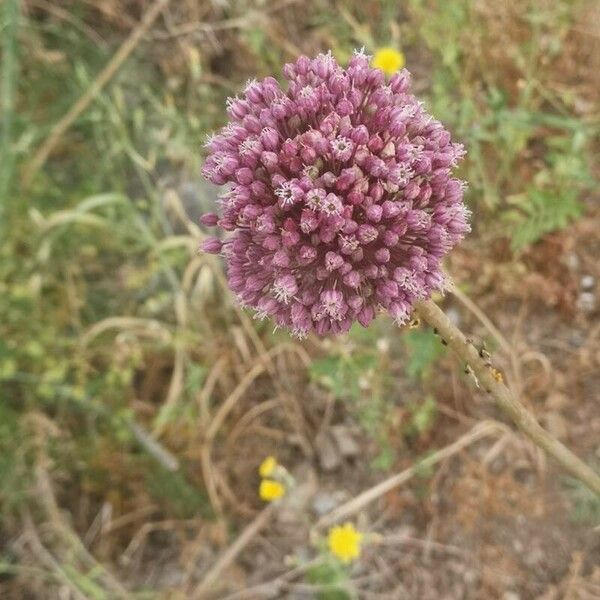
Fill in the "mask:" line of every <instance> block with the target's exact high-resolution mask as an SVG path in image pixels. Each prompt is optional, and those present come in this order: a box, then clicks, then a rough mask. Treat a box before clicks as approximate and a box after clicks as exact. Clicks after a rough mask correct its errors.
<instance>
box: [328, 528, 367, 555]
mask: <svg viewBox="0 0 600 600" xmlns="http://www.w3.org/2000/svg"><path fill="white" fill-rule="evenodd" d="M362 538H363V534H362V533H360V532H358V531H356V529H355V528H354V525H352V523H345V524H344V525H336V526H335V527H332V528H331V529H330V530H329V535H328V536H327V543H328V544H329V551H330V552H331V553H332V554H333V555H334V556H337V557H338V558H339V559H340V560H341V561H342V562H345V563H349V562H351V561H353V560H354V559H356V558H358V557H359V556H360V543H361V541H362Z"/></svg>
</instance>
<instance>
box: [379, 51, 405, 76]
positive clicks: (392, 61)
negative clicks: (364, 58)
mask: <svg viewBox="0 0 600 600" xmlns="http://www.w3.org/2000/svg"><path fill="white" fill-rule="evenodd" d="M405 63H406V61H405V59H404V54H403V53H402V52H400V51H399V50H396V49H395V48H380V49H379V50H377V52H375V56H374V57H373V66H374V67H375V68H376V69H381V70H382V71H383V72H384V73H385V74H386V75H393V74H394V73H395V72H396V71H399V70H400V69H401V68H402V67H403V66H404V64H405Z"/></svg>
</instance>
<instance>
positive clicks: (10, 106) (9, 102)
mask: <svg viewBox="0 0 600 600" xmlns="http://www.w3.org/2000/svg"><path fill="white" fill-rule="evenodd" d="M2 4H3V6H2V27H1V28H0V32H1V36H0V37H1V38H2V67H1V68H2V72H1V80H2V92H1V96H0V100H1V102H0V114H2V124H1V127H2V128H1V131H0V225H2V223H3V220H4V213H5V212H6V204H7V202H8V193H9V190H10V185H11V180H12V173H13V166H14V157H13V153H12V128H13V112H14V101H15V82H16V78H17V58H16V38H17V27H18V18H19V4H18V0H4V2H3V3H2Z"/></svg>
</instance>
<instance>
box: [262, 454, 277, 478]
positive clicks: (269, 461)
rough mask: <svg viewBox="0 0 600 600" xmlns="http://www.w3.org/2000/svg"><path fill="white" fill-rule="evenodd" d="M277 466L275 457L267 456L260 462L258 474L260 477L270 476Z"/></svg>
mask: <svg viewBox="0 0 600 600" xmlns="http://www.w3.org/2000/svg"><path fill="white" fill-rule="evenodd" d="M277 466H278V465H277V459H276V458H275V457H274V456H267V458H265V460H263V461H262V462H261V463H260V467H258V474H259V475H260V476H261V477H271V475H273V472H274V471H275V469H276V468H277Z"/></svg>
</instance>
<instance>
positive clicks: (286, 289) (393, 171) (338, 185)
mask: <svg viewBox="0 0 600 600" xmlns="http://www.w3.org/2000/svg"><path fill="white" fill-rule="evenodd" d="M283 74H284V76H285V78H286V79H287V80H288V82H289V85H288V86H287V91H286V90H284V89H282V88H281V86H280V85H279V83H278V82H277V81H276V80H275V79H274V78H272V77H267V78H266V79H264V80H263V81H260V82H257V81H250V82H249V83H248V85H247V86H246V89H245V92H244V95H243V97H242V98H233V99H230V100H229V101H228V105H227V111H228V114H229V116H230V119H231V121H230V122H229V124H228V125H226V126H225V127H224V128H223V129H222V130H221V132H220V133H219V134H218V135H215V136H212V137H211V138H210V139H209V141H208V142H207V147H208V150H209V153H210V154H209V156H208V158H207V160H206V163H205V165H204V170H203V171H204V175H205V176H206V177H207V178H208V179H209V180H210V181H212V182H213V183H215V184H218V185H224V184H228V187H227V191H226V192H225V193H224V194H223V195H222V196H221V197H220V204H221V207H222V210H221V211H220V212H221V216H218V215H217V214H215V213H209V214H206V215H204V216H203V217H202V218H201V222H202V223H203V224H205V225H209V226H218V227H220V228H221V229H223V230H225V231H226V232H230V233H229V234H228V235H227V236H225V238H224V239H218V238H216V237H215V238H209V239H207V240H205V241H204V243H203V244H202V249H203V250H204V251H206V252H212V253H222V254H223V255H224V256H225V258H226V260H227V264H228V280H229V285H230V286H231V289H232V290H233V291H234V292H235V293H236V295H237V297H238V298H239V301H240V302H241V303H242V305H244V306H248V307H252V308H253V309H255V310H256V312H257V315H258V316H259V317H261V318H263V317H272V318H273V319H274V320H275V321H276V323H277V324H278V325H281V326H284V327H288V328H289V329H291V330H292V332H293V333H294V334H295V335H297V336H300V337H302V336H305V335H306V334H307V333H308V332H310V331H313V330H314V331H316V332H317V334H319V335H324V334H326V333H341V332H345V331H347V330H348V329H349V328H350V326H351V325H352V323H353V322H354V321H358V322H359V323H360V324H361V325H363V326H365V327H366V326H367V325H368V324H369V323H370V322H371V321H372V319H373V318H374V317H375V314H376V313H377V311H378V310H386V311H387V312H388V313H389V314H390V315H391V316H392V317H393V319H394V320H395V321H396V322H397V323H398V324H402V323H404V322H406V321H407V320H408V319H409V316H410V313H411V310H412V306H413V304H414V303H415V301H417V300H418V299H422V298H427V297H429V296H430V294H431V293H432V291H434V290H439V289H441V288H442V287H443V284H444V277H443V275H442V272H441V270H440V260H441V258H442V257H443V256H444V255H445V254H446V253H447V252H448V251H449V250H450V249H451V248H452V247H453V246H454V245H455V244H456V243H457V242H459V241H460V240H461V239H462V238H463V236H464V235H465V233H466V232H468V231H469V225H468V216H469V211H468V210H467V208H466V207H465V205H464V203H463V190H464V185H463V182H462V181H461V180H459V179H456V178H453V177H452V169H453V168H454V167H455V166H456V164H457V162H458V161H459V160H460V159H461V157H462V156H463V154H464V151H463V147H462V145H460V144H456V143H452V142H451V141H450V134H449V133H448V131H446V129H444V127H443V126H442V124H441V123H440V122H439V121H436V120H435V119H434V118H433V117H432V116H431V115H429V114H428V113H427V112H426V111H425V110H424V108H423V106H422V104H421V103H420V102H418V101H417V99H416V98H415V97H414V96H413V95H412V94H410V93H409V85H410V76H409V73H408V71H406V70H402V71H400V72H398V73H396V74H394V75H393V76H392V77H391V78H390V79H389V80H386V78H385V76H384V73H383V72H382V71H381V70H379V69H373V68H371V67H370V66H369V57H367V56H365V55H364V54H363V53H362V52H358V53H355V54H354V56H353V57H352V59H351V60H350V63H349V65H348V67H347V68H346V69H344V68H342V67H340V66H339V65H338V64H337V62H336V61H335V59H334V58H333V57H332V55H331V53H328V54H320V55H318V56H317V57H316V58H314V59H312V60H311V59H309V58H307V57H306V56H301V57H300V58H298V60H297V61H296V62H295V63H294V64H287V65H285V67H284V69H283Z"/></svg>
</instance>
